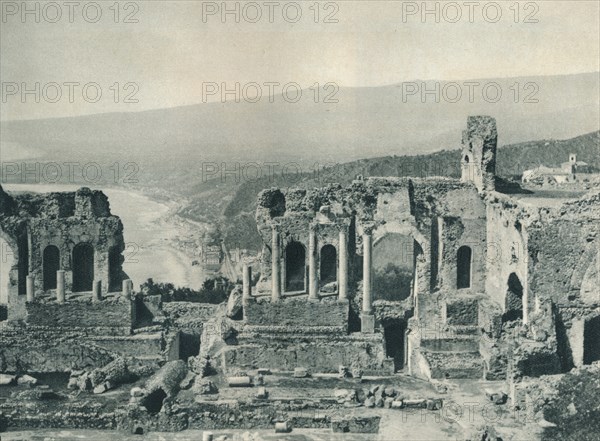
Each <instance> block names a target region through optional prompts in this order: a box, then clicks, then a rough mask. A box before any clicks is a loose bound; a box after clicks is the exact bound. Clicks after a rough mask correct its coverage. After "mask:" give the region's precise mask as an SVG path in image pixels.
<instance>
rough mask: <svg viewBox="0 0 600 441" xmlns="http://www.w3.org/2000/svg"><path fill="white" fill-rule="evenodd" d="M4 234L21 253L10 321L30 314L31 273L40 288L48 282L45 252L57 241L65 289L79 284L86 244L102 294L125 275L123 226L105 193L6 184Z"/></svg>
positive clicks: (0, 195)
mask: <svg viewBox="0 0 600 441" xmlns="http://www.w3.org/2000/svg"><path fill="white" fill-rule="evenodd" d="M0 199H1V200H2V203H1V206H0V234H1V235H2V237H3V238H4V239H6V240H7V241H8V243H9V246H10V247H11V249H12V251H13V252H14V253H15V254H16V255H17V256H18V258H17V259H16V261H15V264H14V265H13V268H12V269H11V272H10V288H9V308H8V314H9V318H10V319H18V318H22V317H23V316H24V314H25V308H24V303H25V299H24V297H25V292H24V286H25V277H26V276H27V275H31V276H33V278H34V290H35V292H36V293H37V294H40V293H41V292H42V291H43V290H44V285H43V279H44V274H43V271H44V270H43V266H44V261H43V254H44V250H45V249H46V247H48V246H50V245H53V246H56V247H57V248H58V250H59V269H62V270H65V289H66V291H67V292H68V291H70V290H71V289H72V284H73V272H72V270H73V251H74V249H75V246H76V245H78V244H80V243H86V244H89V245H91V246H92V247H93V250H94V251H93V255H94V279H95V280H100V281H101V282H102V292H103V293H107V292H108V291H109V288H110V287H111V286H110V285H111V283H110V282H111V280H112V282H113V283H112V285H113V287H114V286H115V285H119V283H120V281H121V280H122V279H123V277H124V274H123V271H122V262H123V257H122V254H121V253H122V251H123V249H124V240H123V225H122V223H121V221H120V219H119V218H118V217H116V216H112V215H111V213H110V207H109V204H108V198H107V197H106V195H104V193H102V192H101V191H92V190H90V189H88V188H81V189H79V190H78V191H77V192H67V193H47V194H37V193H23V194H15V195H14V196H12V195H9V194H8V193H6V192H4V191H3V190H2V189H1V188H0ZM111 248H112V249H113V250H114V251H113V253H114V254H115V259H114V260H113V265H112V270H113V274H109V266H110V265H109V252H110V250H111Z"/></svg>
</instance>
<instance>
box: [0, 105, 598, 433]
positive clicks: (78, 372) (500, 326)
mask: <svg viewBox="0 0 600 441" xmlns="http://www.w3.org/2000/svg"><path fill="white" fill-rule="evenodd" d="M497 137H498V134H497V129H496V122H495V120H494V119H493V118H491V117H488V116H473V117H469V118H468V121H467V129H466V131H465V132H464V133H463V137H462V152H461V164H460V165H461V172H462V173H461V179H450V178H437V177H431V178H397V177H381V178H362V177H358V178H357V179H356V180H354V181H353V182H352V184H351V185H348V186H341V185H338V184H330V185H327V186H325V187H323V188H314V189H304V188H296V189H294V188H290V189H279V188H272V189H268V190H264V191H263V192H262V193H261V194H260V195H259V198H258V202H257V210H256V223H257V228H258V231H259V233H260V235H261V237H262V240H263V250H262V253H261V254H260V258H259V261H258V262H256V263H255V264H254V265H252V268H251V265H246V266H245V267H244V272H243V275H242V281H243V284H242V287H241V289H236V290H234V292H233V293H232V295H231V298H230V301H229V303H228V304H227V305H225V304H222V305H208V304H199V303H188V302H168V303H163V302H162V301H161V298H160V296H152V295H144V294H143V293H136V292H134V290H133V284H132V282H131V281H130V280H128V279H127V276H126V275H125V274H124V273H123V270H122V261H123V257H122V252H123V248H124V241H123V226H122V224H121V221H120V220H119V218H118V217H116V216H113V215H111V213H110V209H109V204H108V200H107V198H106V196H105V195H104V194H103V193H102V192H99V191H91V190H89V189H86V188H82V189H80V190H79V191H77V192H75V193H50V194H45V195H32V194H8V193H6V192H4V191H2V190H0V234H1V235H2V237H3V238H4V239H5V240H6V241H7V242H8V243H9V244H10V247H11V248H12V250H13V252H14V255H15V256H16V257H15V261H14V263H13V265H12V267H11V270H10V280H9V298H8V304H7V312H8V314H7V320H5V321H4V322H3V323H2V325H0V339H1V341H2V345H1V347H0V371H1V372H5V373H7V374H8V375H14V379H12V380H11V378H12V377H11V378H9V377H7V379H6V381H7V382H9V383H10V382H11V381H13V380H14V381H16V379H17V377H18V378H21V377H24V375H26V374H31V375H33V376H34V377H35V375H36V374H41V373H56V372H67V373H69V378H70V379H69V385H70V387H72V388H74V389H77V390H79V391H83V392H85V393H92V391H93V392H95V393H96V394H98V395H101V394H103V393H104V392H106V391H109V390H113V389H116V390H118V389H119V387H122V386H121V385H122V384H124V383H132V382H135V381H138V380H139V379H142V380H143V379H147V381H146V382H145V383H144V384H140V386H139V387H137V386H136V387H134V388H133V389H131V396H130V397H129V392H127V393H126V398H125V401H124V402H123V403H120V404H119V405H118V406H117V410H115V411H114V412H103V411H102V406H101V405H100V404H97V405H92V404H89V403H88V404H85V405H82V406H83V407H82V408H81V409H79V411H80V414H79V416H78V417H74V416H72V415H71V417H70V418H71V419H69V418H67V417H65V418H62V419H61V418H59V420H53V419H51V418H50V414H45V413H44V412H43V411H42V410H40V408H36V411H35V412H30V413H28V412H27V411H24V412H22V413H19V412H13V411H15V409H17V408H19V405H20V404H19V403H20V401H19V399H17V398H15V399H14V400H7V401H5V402H2V401H0V427H2V426H3V425H4V426H7V427H21V428H23V427H28V424H32V421H34V423H33V424H35V425H36V426H38V427H48V426H51V427H86V428H91V427H96V428H104V429H126V430H130V431H132V432H133V433H145V432H146V431H148V430H183V429H186V428H190V429H194V428H196V429H219V428H224V427H233V428H236V427H248V428H272V427H278V428H279V429H281V431H288V430H291V426H290V424H289V422H290V421H291V420H292V419H293V418H292V415H296V414H294V412H296V411H297V410H298V409H299V408H302V409H306V408H310V409H313V410H317V409H318V410H320V411H327V412H333V413H331V414H329V413H328V414H327V417H325V418H321V417H320V418H313V417H311V418H308V417H306V416H304V417H299V416H298V415H296V416H295V417H294V418H295V419H293V421H294V424H292V426H294V425H295V427H325V426H327V427H332V428H333V430H334V431H348V430H352V431H361V430H362V431H376V430H377V427H378V425H379V419H377V418H378V417H377V418H374V419H369V418H366V419H364V420H363V419H361V418H362V417H360V418H359V417H357V418H358V419H356V418H355V419H350V420H349V419H347V418H346V417H345V416H343V415H342V414H341V413H339V412H338V410H339V409H342V408H343V407H344V406H346V407H348V406H349V405H350V406H361V405H362V406H365V407H382V408H383V407H385V408H389V409H396V408H397V409H401V408H406V407H407V406H408V407H410V406H414V407H415V408H424V409H429V410H436V409H439V408H440V407H441V405H442V404H441V401H439V402H438V401H436V400H437V399H433V398H432V399H428V398H429V397H416V398H415V397H409V396H403V395H402V394H401V393H400V392H398V391H397V390H396V389H397V388H396V389H394V387H391V386H390V385H388V384H382V385H381V386H377V387H372V388H371V390H368V391H360V392H356V391H355V390H352V391H348V392H340V393H337V395H336V399H335V400H333V401H332V400H329V401H327V400H319V399H315V400H312V401H310V400H309V401H306V400H305V401H302V403H301V406H304V407H298V406H300V404H299V403H298V402H297V401H298V400H294V399H293V398H289V399H288V398H285V399H284V398H281V397H280V398H279V399H278V400H277V401H276V402H275V401H273V400H271V395H270V393H269V385H268V381H269V380H268V379H269V376H270V375H271V374H275V373H276V372H280V373H281V372H283V373H285V372H287V373H288V377H289V378H287V377H286V378H287V380H286V381H292V380H293V381H297V382H299V384H303V383H302V381H306V378H309V377H311V376H316V375H326V374H333V375H334V377H336V378H337V377H339V378H340V381H348V379H353V380H354V381H356V382H357V384H360V382H361V381H362V378H363V377H365V378H366V377H377V378H379V377H381V378H387V377H389V376H392V375H393V374H394V373H395V372H397V371H402V372H404V373H406V374H409V375H410V376H412V377H415V378H418V379H421V380H426V381H429V382H431V384H432V385H435V388H436V390H437V391H438V392H440V391H442V390H443V391H442V392H440V393H445V390H446V386H443V387H441V386H440V384H442V383H441V382H444V381H451V380H454V379H472V380H490V381H504V382H506V384H510V385H512V386H511V387H512V389H513V390H512V392H511V397H510V399H511V400H513V402H514V403H517V402H518V401H519V396H520V395H519V391H520V390H521V389H520V388H519V384H520V381H521V380H522V379H523V378H526V377H527V378H536V377H539V376H540V375H548V374H558V373H561V372H567V371H569V370H570V369H571V368H573V367H580V366H584V365H591V364H593V363H594V362H597V361H598V360H600V291H599V288H598V287H599V286H600V284H599V282H600V280H599V277H600V276H599V274H600V271H599V265H600V255H599V254H600V253H599V249H600V247H599V244H600V242H599V241H600V234H599V233H600V232H599V230H600V191H599V190H598V189H595V190H593V191H591V192H589V193H587V194H586V195H585V196H583V197H581V198H579V199H575V200H570V201H569V202H565V203H561V204H558V205H557V204H554V205H552V206H546V205H544V204H543V203H542V204H535V203H530V202H528V200H527V199H526V198H521V197H520V196H519V194H518V192H516V193H515V192H514V191H512V192H511V194H505V193H503V192H502V188H504V185H501V184H502V182H501V180H500V179H499V178H498V177H497V176H496V175H495V161H496V146H497ZM253 271H254V272H256V273H258V275H259V278H258V282H257V283H255V284H253V283H252V280H253V277H252V272H253ZM190 348H195V349H190ZM181 360H184V361H187V363H185V362H184V361H181ZM9 380H10V381H9ZM192 384H193V387H192ZM257 386H258V387H259V391H258V392H246V391H248V390H252V389H253V388H255V387H257ZM223 390H226V391H228V392H226V394H227V396H226V397H223V401H221V398H220V397H221V396H222V391H223ZM42 392H43V391H42ZM42 392H39V393H38V394H37V395H36V397H37V398H36V399H38V400H39V399H41V398H40V397H42V396H47V393H46V395H44V393H42ZM505 392H508V391H505ZM249 394H252V395H249ZM490 396H491V397H492V401H493V402H494V403H495V404H500V405H502V404H504V403H506V401H507V394H506V393H504V392H502V393H490ZM22 398H23V397H22ZM417 398H418V399H417ZM23 399H24V398H23ZM27 399H31V397H29V398H27ZM226 399H228V400H229V401H227V400H226ZM127 400H129V401H127ZM231 400H233V401H235V403H236V404H235V405H231V403H230V401H231ZM257 400H259V402H260V403H261V405H260V406H259V408H257V407H256V402H257ZM286 400H287V401H286ZM275 403H277V404H275ZM349 403H350V404H349ZM64 406H66V404H65V405H64ZM85 406H88V407H85ZM94 406H95V407H94ZM232 406H233V407H232ZM67 407H68V406H67ZM67 407H63V412H66V413H67V414H68V413H69V412H74V410H73V409H72V408H71V407H68V408H67ZM69 409H70V410H69ZM343 412H344V411H343V409H342V413H343ZM69 415H70V414H69ZM92 421H94V422H93V423H92ZM276 424H279V425H278V426H276ZM284 429H285V430H284ZM486 430H487V429H486ZM489 431H493V429H489V430H488V432H489ZM486 433H487V432H486ZM478 436H479V435H478Z"/></svg>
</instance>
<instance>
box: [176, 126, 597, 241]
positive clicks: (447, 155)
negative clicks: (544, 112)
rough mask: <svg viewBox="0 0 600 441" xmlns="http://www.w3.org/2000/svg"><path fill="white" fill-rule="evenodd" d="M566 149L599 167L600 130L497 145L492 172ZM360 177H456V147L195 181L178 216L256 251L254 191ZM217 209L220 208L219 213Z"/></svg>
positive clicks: (515, 171) (556, 159)
mask: <svg viewBox="0 0 600 441" xmlns="http://www.w3.org/2000/svg"><path fill="white" fill-rule="evenodd" d="M570 153H575V154H577V160H578V161H584V162H587V163H588V164H589V165H591V166H592V167H595V168H596V169H600V131H596V132H593V133H588V134H586V135H582V136H578V137H575V138H572V139H567V140H552V139H549V140H541V141H529V142H524V143H519V144H513V145H508V146H504V147H501V148H499V149H498V152H497V166H496V173H497V174H498V175H499V176H501V177H504V178H514V179H519V177H520V175H521V174H522V173H523V171H524V170H526V169H529V168H533V167H537V166H538V165H547V166H558V165H560V164H561V163H562V162H565V161H567V160H568V155H569V154H570ZM357 175H363V176H415V177H428V176H447V177H454V178H458V177H460V150H459V149H455V150H444V151H441V152H435V153H431V154H427V155H415V156H396V155H395V156H385V157H378V158H369V159H360V160H357V161H351V162H347V163H343V164H338V165H336V166H334V167H330V168H326V169H322V170H319V172H318V173H305V174H302V175H296V174H294V175H287V176H286V175H279V176H277V177H276V178H275V179H270V178H263V179H260V180H254V181H252V182H243V183H240V184H238V185H235V186H233V185H230V186H225V185H222V184H220V181H219V180H212V181H208V182H205V183H202V184H198V185H197V186H196V187H195V188H194V196H193V197H192V199H191V202H190V203H189V204H188V206H186V207H185V208H183V209H182V210H181V213H180V214H181V215H183V216H187V217H190V218H192V219H194V218H196V219H202V220H204V221H206V220H209V219H210V218H211V216H212V218H213V219H215V220H216V219H218V222H219V224H220V225H221V232H222V234H223V235H224V237H225V240H226V242H227V243H228V244H229V245H231V246H233V245H234V244H235V245H237V246H240V247H242V248H250V249H256V248H257V247H258V246H260V240H259V239H260V238H259V237H258V234H257V232H256V226H255V224H254V211H255V208H256V199H257V195H258V193H259V192H260V191H261V190H263V189H265V188H269V187H305V188H312V187H319V186H322V185H324V184H326V183H332V182H337V183H340V184H343V185H347V184H349V183H350V182H351V181H352V180H353V179H355V178H356V176H357ZM221 210H222V211H221Z"/></svg>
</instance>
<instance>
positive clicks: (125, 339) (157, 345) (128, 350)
mask: <svg viewBox="0 0 600 441" xmlns="http://www.w3.org/2000/svg"><path fill="white" fill-rule="evenodd" d="M90 342H91V343H93V344H94V345H95V346H98V347H101V348H104V349H106V350H108V351H110V352H114V353H118V354H121V355H124V356H129V357H151V356H154V357H156V358H159V357H162V355H163V350H164V348H165V342H164V340H163V338H162V335H161V334H160V333H155V334H139V335H128V336H100V337H92V338H90Z"/></svg>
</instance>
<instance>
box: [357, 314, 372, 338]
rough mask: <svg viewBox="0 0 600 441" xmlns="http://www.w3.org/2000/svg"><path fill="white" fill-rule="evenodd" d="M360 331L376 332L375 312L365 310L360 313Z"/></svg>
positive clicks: (366, 332)
mask: <svg viewBox="0 0 600 441" xmlns="http://www.w3.org/2000/svg"><path fill="white" fill-rule="evenodd" d="M360 332H362V333H363V334H373V333H374V332H375V316H374V315H373V314H366V313H364V312H363V313H362V314H361V315H360Z"/></svg>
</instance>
